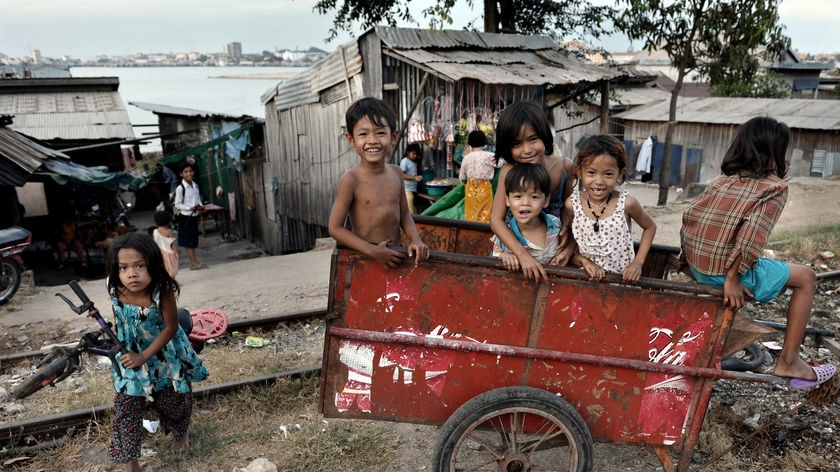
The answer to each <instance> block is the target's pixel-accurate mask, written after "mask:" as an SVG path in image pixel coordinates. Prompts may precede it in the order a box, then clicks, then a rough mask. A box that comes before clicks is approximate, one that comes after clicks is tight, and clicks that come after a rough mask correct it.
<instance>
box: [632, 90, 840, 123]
mask: <svg viewBox="0 0 840 472" xmlns="http://www.w3.org/2000/svg"><path fill="white" fill-rule="evenodd" d="M669 101H670V100H664V101H662V102H658V103H653V104H650V105H647V106H643V107H638V108H634V109H632V110H629V111H626V112H624V113H619V114H618V115H616V117H617V118H622V119H624V120H633V121H661V122H667V121H668V108H669ZM756 116H772V117H773V118H776V119H777V120H779V121H782V122H784V123H786V124H787V125H788V126H789V127H791V128H799V129H821V130H840V106H837V101H835V100H810V99H775V98H722V97H705V98H703V97H680V98H679V101H678V102H677V121H681V122H684V123H712V124H733V125H739V124H742V123H745V122H746V121H747V120H749V119H750V118H753V117H756Z"/></svg>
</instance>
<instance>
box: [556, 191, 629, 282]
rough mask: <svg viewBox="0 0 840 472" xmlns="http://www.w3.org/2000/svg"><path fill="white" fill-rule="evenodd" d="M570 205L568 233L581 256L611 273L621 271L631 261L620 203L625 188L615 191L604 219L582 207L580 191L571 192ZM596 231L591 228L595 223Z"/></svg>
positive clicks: (624, 199) (625, 218) (627, 228)
mask: <svg viewBox="0 0 840 472" xmlns="http://www.w3.org/2000/svg"><path fill="white" fill-rule="evenodd" d="M571 198H572V207H573V208H574V211H575V216H574V221H573V222H572V235H573V236H574V238H575V242H577V244H578V248H579V250H580V253H581V255H583V256H584V257H586V258H587V259H589V260H590V261H592V262H594V263H595V264H598V266H599V267H601V268H602V269H604V270H605V271H607V272H610V273H613V274H621V273H622V272H624V269H625V268H627V266H628V265H630V263H631V262H633V259H634V258H635V257H636V252H635V251H634V250H633V233H632V232H631V231H630V225H629V224H628V223H627V214H626V213H625V212H624V202H625V201H626V200H627V190H619V192H618V199H617V201H616V203H615V211H613V212H612V214H611V215H609V216H607V217H606V218H600V219H598V220H595V218H593V217H592V213H591V212H589V211H587V210H586V209H584V207H583V205H582V204H581V200H580V192H572V197H571ZM596 221H597V222H598V231H597V232H596V231H595V222H596Z"/></svg>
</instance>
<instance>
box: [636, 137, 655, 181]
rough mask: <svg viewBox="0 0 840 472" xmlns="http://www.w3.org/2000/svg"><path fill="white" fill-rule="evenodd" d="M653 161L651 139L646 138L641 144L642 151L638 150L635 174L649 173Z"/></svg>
mask: <svg viewBox="0 0 840 472" xmlns="http://www.w3.org/2000/svg"><path fill="white" fill-rule="evenodd" d="M652 161H653V138H652V137H648V138H647V139H645V142H644V143H642V149H641V150H639V157H638V158H637V159H636V172H639V173H642V174H647V173H650V165H651V162H652Z"/></svg>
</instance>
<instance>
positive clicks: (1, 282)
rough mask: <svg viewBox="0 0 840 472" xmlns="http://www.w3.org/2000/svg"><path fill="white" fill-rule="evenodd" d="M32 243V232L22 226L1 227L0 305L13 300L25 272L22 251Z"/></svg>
mask: <svg viewBox="0 0 840 472" xmlns="http://www.w3.org/2000/svg"><path fill="white" fill-rule="evenodd" d="M31 243H32V233H31V232H30V231H29V230H27V229H25V228H21V227H20V226H11V227H9V228H6V229H0V305H3V304H5V303H6V302H8V301H9V300H11V298H12V295H14V294H15V292H17V289H18V287H20V279H21V274H22V273H23V258H22V257H21V255H20V254H21V253H22V252H23V250H24V249H26V246H29V244H31Z"/></svg>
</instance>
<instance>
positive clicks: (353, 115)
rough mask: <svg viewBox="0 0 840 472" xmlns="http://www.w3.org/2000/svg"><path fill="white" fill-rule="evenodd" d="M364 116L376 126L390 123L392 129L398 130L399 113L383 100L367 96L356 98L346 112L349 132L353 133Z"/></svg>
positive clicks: (345, 116)
mask: <svg viewBox="0 0 840 472" xmlns="http://www.w3.org/2000/svg"><path fill="white" fill-rule="evenodd" d="M364 117H368V119H369V120H370V121H371V123H373V124H374V125H376V126H385V125H388V127H389V128H391V131H396V129H397V115H396V114H395V113H394V110H393V109H391V107H389V106H388V104H387V103H385V101H383V100H380V99H378V98H373V97H365V98H360V99H359V100H356V101H355V102H354V103H353V104H352V105H350V108H348V109H347V113H345V114H344V121H345V124H346V125H347V132H348V133H350V134H351V135H352V134H353V128H355V127H356V123H357V122H358V121H359V120H361V119H362V118H364Z"/></svg>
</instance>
